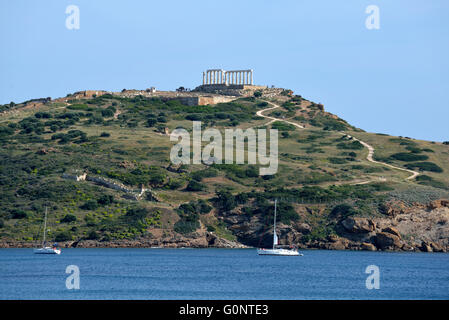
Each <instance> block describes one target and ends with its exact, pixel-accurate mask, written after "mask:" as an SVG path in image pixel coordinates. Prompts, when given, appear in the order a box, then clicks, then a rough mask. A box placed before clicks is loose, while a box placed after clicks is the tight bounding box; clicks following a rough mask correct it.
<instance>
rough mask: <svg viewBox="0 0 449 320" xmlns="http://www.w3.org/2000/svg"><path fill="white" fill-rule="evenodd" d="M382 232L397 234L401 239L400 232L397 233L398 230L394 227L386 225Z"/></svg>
mask: <svg viewBox="0 0 449 320" xmlns="http://www.w3.org/2000/svg"><path fill="white" fill-rule="evenodd" d="M382 232H386V233H390V234H393V235H395V236H397V237H398V238H399V239H401V234H400V233H399V230H398V229H396V228H394V227H386V228H384V229H382Z"/></svg>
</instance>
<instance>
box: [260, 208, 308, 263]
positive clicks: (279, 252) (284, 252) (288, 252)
mask: <svg viewBox="0 0 449 320" xmlns="http://www.w3.org/2000/svg"><path fill="white" fill-rule="evenodd" d="M276 203H277V200H276V199H275V200H274V224H273V249H263V248H261V249H257V253H258V254H259V255H271V256H302V255H303V254H302V253H299V252H298V250H295V249H282V248H276V246H277V244H278V236H277V234H276Z"/></svg>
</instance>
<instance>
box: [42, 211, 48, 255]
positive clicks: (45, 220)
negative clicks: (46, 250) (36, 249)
mask: <svg viewBox="0 0 449 320" xmlns="http://www.w3.org/2000/svg"><path fill="white" fill-rule="evenodd" d="M46 231H47V207H45V218H44V238H43V242H42V247H43V246H45V234H46V233H47V232H46Z"/></svg>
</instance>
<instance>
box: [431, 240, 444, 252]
mask: <svg viewBox="0 0 449 320" xmlns="http://www.w3.org/2000/svg"><path fill="white" fill-rule="evenodd" d="M430 247H431V248H432V251H433V252H445V251H446V250H445V249H444V247H442V246H440V245H439V244H438V243H435V242H431V243H430Z"/></svg>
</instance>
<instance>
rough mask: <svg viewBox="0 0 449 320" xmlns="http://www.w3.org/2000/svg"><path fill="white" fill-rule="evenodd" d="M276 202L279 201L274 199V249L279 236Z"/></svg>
mask: <svg viewBox="0 0 449 320" xmlns="http://www.w3.org/2000/svg"><path fill="white" fill-rule="evenodd" d="M276 202H277V199H274V223H273V249H274V246H275V245H276V242H277V235H276Z"/></svg>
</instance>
